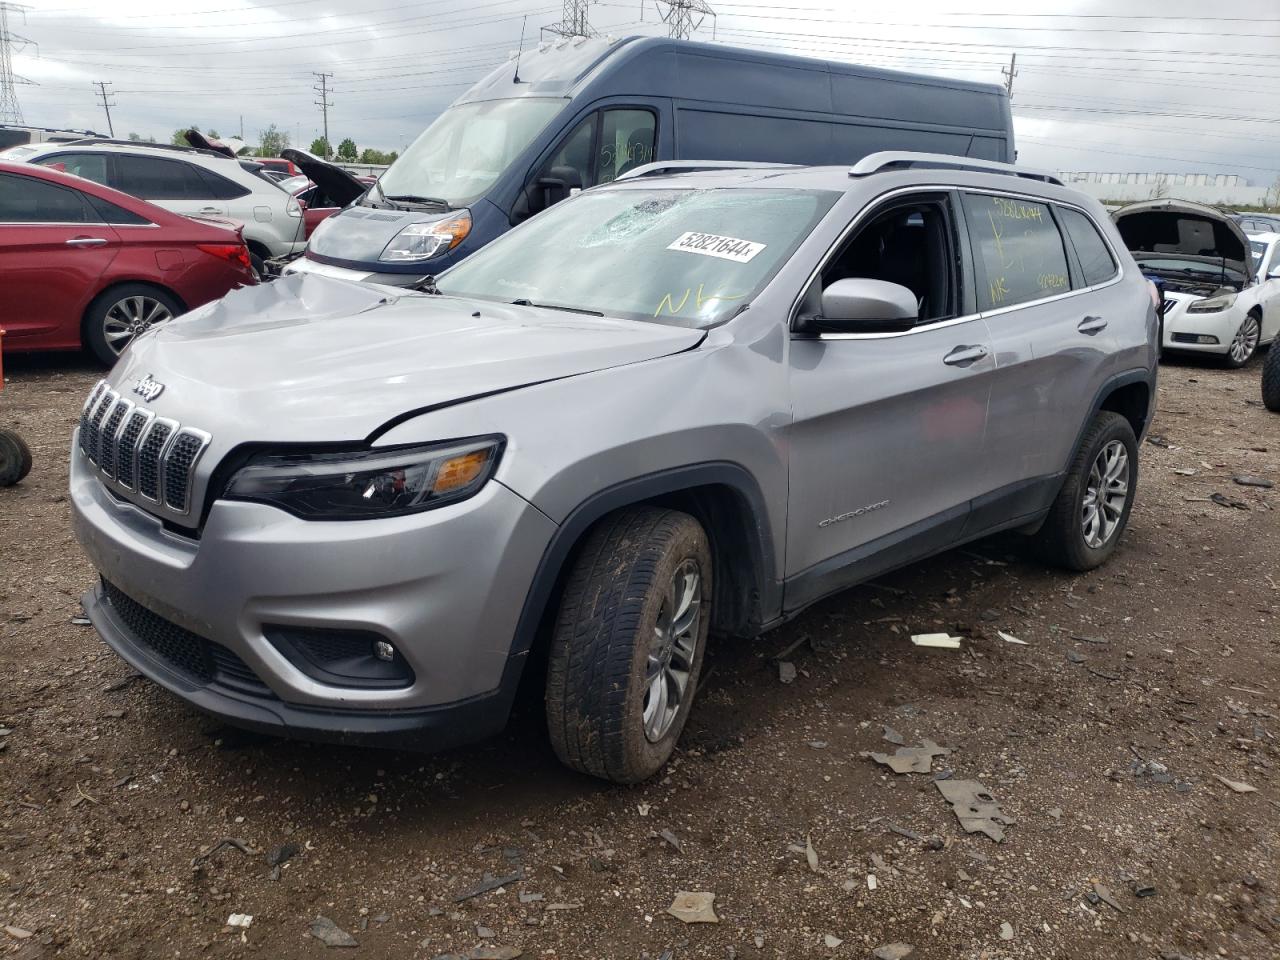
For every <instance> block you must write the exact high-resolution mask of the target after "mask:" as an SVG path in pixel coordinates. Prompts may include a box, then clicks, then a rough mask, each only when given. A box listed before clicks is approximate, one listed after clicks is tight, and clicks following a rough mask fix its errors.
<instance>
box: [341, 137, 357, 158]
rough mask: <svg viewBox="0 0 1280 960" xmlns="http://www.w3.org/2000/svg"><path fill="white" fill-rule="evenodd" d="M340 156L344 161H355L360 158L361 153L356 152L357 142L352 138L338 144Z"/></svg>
mask: <svg viewBox="0 0 1280 960" xmlns="http://www.w3.org/2000/svg"><path fill="white" fill-rule="evenodd" d="M338 156H339V157H341V158H342V159H343V160H354V159H355V158H356V157H357V156H359V151H358V150H356V142H355V141H354V140H352V139H351V138H350V137H347V138H346V139H345V140H343V141H342V142H341V143H340V144H338Z"/></svg>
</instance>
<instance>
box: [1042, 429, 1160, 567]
mask: <svg viewBox="0 0 1280 960" xmlns="http://www.w3.org/2000/svg"><path fill="white" fill-rule="evenodd" d="M1137 485H1138V440H1137V438H1136V437H1135V436H1134V435H1133V427H1132V426H1130V425H1129V421H1128V420H1126V419H1125V418H1124V417H1122V416H1120V414H1118V413H1112V412H1111V411H1108V410H1103V411H1101V412H1100V413H1098V414H1097V415H1096V416H1095V417H1094V418H1093V421H1092V422H1091V423H1090V424H1089V427H1088V429H1087V430H1085V434H1084V440H1083V442H1082V443H1081V444H1080V449H1079V451H1078V452H1077V453H1076V458H1075V460H1074V461H1073V462H1072V465H1071V469H1070V470H1069V471H1067V477H1066V480H1064V481H1063V484H1062V489H1061V490H1059V491H1058V497H1057V499H1056V500H1054V502H1053V506H1052V507H1051V508H1050V510H1049V516H1048V518H1047V519H1046V520H1045V522H1044V526H1042V527H1041V528H1040V532H1039V547H1040V552H1041V554H1042V556H1043V557H1044V558H1045V559H1046V560H1048V561H1049V562H1050V563H1053V564H1054V565H1056V566H1060V567H1066V568H1067V569H1068V570H1092V569H1093V568H1094V567H1096V566H1098V565H1100V564H1102V563H1104V562H1105V561H1106V560H1107V558H1108V557H1110V556H1111V554H1112V553H1114V552H1115V549H1116V544H1117V543H1119V542H1120V535H1121V534H1122V533H1123V532H1124V528H1125V526H1126V525H1127V524H1128V522H1129V511H1130V510H1131V509H1132V508H1133V495H1134V492H1135V491H1136V489H1137Z"/></svg>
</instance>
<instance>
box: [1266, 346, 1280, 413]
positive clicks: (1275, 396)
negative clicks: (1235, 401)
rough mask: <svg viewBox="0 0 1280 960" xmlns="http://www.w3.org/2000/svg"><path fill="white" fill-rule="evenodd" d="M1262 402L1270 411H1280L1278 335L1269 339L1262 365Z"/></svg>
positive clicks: (1279, 350) (1279, 348)
mask: <svg viewBox="0 0 1280 960" xmlns="http://www.w3.org/2000/svg"><path fill="white" fill-rule="evenodd" d="M1262 403H1263V405H1264V406H1265V407H1266V408H1267V409H1268V410H1270V411H1271V412H1272V413H1280V337H1276V338H1275V339H1274V340H1272V341H1271V347H1270V349H1269V350H1267V361H1266V363H1264V364H1263V365H1262Z"/></svg>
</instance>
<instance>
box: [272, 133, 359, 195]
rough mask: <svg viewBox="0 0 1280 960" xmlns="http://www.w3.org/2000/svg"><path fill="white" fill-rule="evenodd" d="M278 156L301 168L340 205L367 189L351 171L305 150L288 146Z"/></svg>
mask: <svg viewBox="0 0 1280 960" xmlns="http://www.w3.org/2000/svg"><path fill="white" fill-rule="evenodd" d="M280 156H281V157H282V158H283V159H285V160H288V161H289V162H291V163H292V164H293V165H294V166H295V167H297V168H298V169H299V170H301V171H302V173H303V175H304V176H305V177H306V178H307V179H308V180H310V181H311V182H312V183H314V184H316V185H317V186H318V187H319V188H320V190H321V191H322V192H323V193H324V195H325V196H327V197H328V198H329V199H330V200H332V201H333V202H334V203H335V204H337V205H338V206H340V207H345V206H346V205H347V204H348V203H350V202H351V201H352V200H354V199H356V198H357V197H360V196H363V195H364V192H365V191H366V190H368V189H369V187H368V185H367V184H364V183H361V182H360V181H359V180H357V179H356V178H355V176H354V175H352V174H351V173H348V172H347V171H346V170H343V169H342V168H341V167H339V166H335V165H334V164H332V163H329V162H328V161H326V160H321V159H320V158H319V157H317V156H315V155H314V154H310V153H307V151H305V150H299V149H298V148H296V147H288V148H287V149H284V150H281V151H280Z"/></svg>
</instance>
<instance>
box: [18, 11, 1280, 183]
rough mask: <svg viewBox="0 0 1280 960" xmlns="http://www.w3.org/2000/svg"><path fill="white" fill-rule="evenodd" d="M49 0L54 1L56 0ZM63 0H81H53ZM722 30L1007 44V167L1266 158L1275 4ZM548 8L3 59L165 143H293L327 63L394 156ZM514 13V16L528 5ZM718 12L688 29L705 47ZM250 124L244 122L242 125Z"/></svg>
mask: <svg viewBox="0 0 1280 960" xmlns="http://www.w3.org/2000/svg"><path fill="white" fill-rule="evenodd" d="M50 2H51V3H55V4H56V3H58V2H59V0H50ZM65 2H66V3H68V4H75V3H76V2H77V0H65ZM713 6H714V7H715V9H716V11H717V13H718V14H719V15H718V17H717V18H716V20H715V21H714V26H715V34H714V40H715V42H719V43H728V44H733V45H740V46H746V47H751V48H755V49H771V50H778V51H783V52H789V53H795V54H800V55H804V56H814V57H821V58H827V59H833V60H844V61H850V62H859V63H865V64H869V65H873V66H879V67H887V68H892V69H902V70H911V71H917V72H923V73H930V74H938V75H944V76H954V77H959V78H963V79H969V80H982V81H986V82H1003V80H1004V77H1003V75H1002V73H1001V68H1002V67H1005V66H1007V65H1008V63H1009V58H1010V55H1011V54H1013V53H1015V52H1016V53H1017V55H1018V64H1017V69H1018V74H1017V76H1016V77H1015V80H1014V114H1015V124H1016V129H1017V133H1018V138H1019V153H1020V159H1021V160H1022V161H1023V162H1026V163H1029V164H1034V165H1036V166H1042V167H1052V168H1057V169H1071V170H1116V171H1141V170H1152V171H1169V172H1225V173H1235V174H1239V175H1242V176H1245V177H1248V178H1249V179H1251V180H1253V181H1254V182H1256V183H1269V182H1271V180H1272V179H1274V178H1275V176H1276V174H1277V172H1280V159H1278V155H1280V150H1278V149H1277V148H1278V147H1280V116H1278V115H1277V114H1276V113H1275V111H1274V107H1273V105H1272V103H1271V102H1270V101H1271V100H1272V97H1273V94H1272V91H1273V89H1274V87H1273V85H1272V82H1271V81H1277V80H1280V43H1277V40H1280V11H1277V10H1276V9H1275V8H1274V6H1273V5H1269V4H1268V3H1267V0H1254V2H1252V3H1244V4H1240V5H1239V6H1240V8H1241V9H1236V8H1232V9H1231V10H1230V11H1228V13H1229V14H1230V15H1229V16H1224V17H1217V16H1214V15H1213V12H1212V11H1208V12H1206V8H1205V7H1204V5H1203V4H1198V3H1195V2H1194V0H1168V2H1166V3H1162V4H1161V5H1159V8H1158V11H1159V12H1158V13H1157V12H1150V11H1154V10H1156V9H1157V8H1154V7H1151V6H1149V5H1142V6H1139V7H1135V8H1134V9H1135V10H1141V11H1145V12H1142V13H1137V14H1134V15H1132V16H1128V17H1121V16H1116V15H1114V13H1113V6H1112V5H1111V4H1110V3H1109V2H1104V0H1074V2H1068V3H1063V4H1059V5H1057V6H1055V8H1054V13H1051V14H1050V13H1028V12H1026V11H1027V9H1028V5H1027V4H1026V3H1025V2H1024V0H1019V2H1011V0H983V2H982V5H981V12H979V13H973V14H961V13H956V12H955V11H954V9H953V5H952V4H950V3H948V2H944V0H917V2H915V3H912V4H909V5H902V7H903V9H902V10H897V9H894V8H886V7H883V6H882V7H879V8H875V7H866V6H860V7H859V9H858V10H856V11H855V10H853V9H851V8H852V5H851V4H844V3H842V0H778V2H772V3H770V2H764V0H734V2H729V0H725V2H715V3H713ZM657 11H658V5H657V4H656V3H654V2H653V0H644V3H643V4H641V2H640V0H600V2H597V3H593V4H592V6H591V7H590V13H589V15H590V19H591V23H592V25H593V26H594V27H596V28H597V29H598V30H600V31H601V32H613V33H615V34H617V35H619V36H623V35H628V34H632V33H647V34H662V33H665V32H666V28H665V25H663V24H662V23H660V22H659V20H658V12H657ZM560 15H561V2H560V0H478V2H475V3H470V4H468V5H463V4H459V3H457V2H455V0H416V2H409V0H365V2H364V3H362V4H356V3H354V2H351V0H347V2H340V0H261V2H257V0H167V2H166V3H165V4H164V5H163V6H160V5H158V4H156V3H155V2H154V0H113V2H112V3H110V4H98V5H93V6H90V5H87V4H82V5H80V6H79V7H76V6H65V7H51V8H45V9H33V10H31V11H30V12H29V13H28V14H27V15H26V23H25V24H23V23H21V22H17V23H13V24H11V26H12V27H13V28H14V29H16V30H17V31H18V32H20V33H22V34H23V35H24V36H27V37H29V38H31V39H32V40H33V41H35V42H36V43H37V44H38V49H37V48H36V47H34V46H32V47H27V48H25V49H24V50H22V51H21V52H20V53H19V55H18V56H17V57H16V58H15V64H14V66H15V69H16V70H17V71H18V72H19V73H21V74H23V75H24V76H26V77H28V78H30V79H31V80H34V81H36V82H37V83H38V84H39V85H38V86H23V87H20V88H19V91H18V92H19V97H20V99H21V101H22V104H23V111H24V114H25V116H26V119H27V122H29V123H36V124H41V125H48V126H71V127H75V128H92V129H102V128H104V127H105V119H104V117H103V113H102V108H101V106H100V105H99V104H98V102H97V100H96V96H95V95H96V88H94V87H93V86H92V83H93V81H97V80H105V81H108V82H109V83H111V84H112V89H113V90H114V97H115V100H116V106H115V107H114V108H113V110H112V116H113V119H114V121H115V127H116V133H117V134H118V135H123V134H125V133H126V132H129V131H135V132H138V133H142V134H144V135H152V136H155V137H158V138H160V137H163V138H167V136H168V134H169V132H170V131H172V130H173V129H174V128H176V127H179V126H182V125H185V124H190V123H196V124H199V125H200V126H201V127H202V128H205V129H208V128H210V127H212V128H215V129H217V130H218V131H220V132H222V133H238V132H239V131H240V129H241V123H242V122H243V129H244V133H245V137H246V139H247V140H249V141H250V142H256V140H257V136H258V132H259V131H260V130H262V129H264V128H265V127H266V126H267V125H268V124H270V123H275V124H277V125H279V126H280V127H282V128H284V129H287V130H288V131H289V132H290V134H291V136H292V137H293V139H294V141H295V142H301V143H302V144H303V145H304V146H305V145H307V144H309V143H310V141H311V139H312V138H313V137H315V136H317V135H318V134H319V132H320V127H321V116H320V109H319V107H318V106H316V105H315V104H314V101H315V100H316V99H317V98H318V95H316V94H314V93H313V92H312V89H311V88H312V84H313V82H314V79H315V78H314V77H313V75H312V74H313V72H314V71H324V72H328V73H332V74H333V75H334V76H333V80H332V86H333V91H334V92H333V94H332V99H333V104H334V105H333V108H332V109H331V110H330V113H329V128H330V136H331V139H333V140H334V141H335V142H336V141H337V140H340V139H342V138H343V137H346V136H350V137H352V138H353V139H355V140H356V142H357V143H358V144H359V145H360V146H361V147H364V146H374V147H378V148H381V149H392V148H395V149H399V148H402V147H403V146H404V144H405V143H407V142H408V141H409V140H411V139H412V138H413V137H414V136H416V135H417V133H419V132H420V131H421V130H422V129H423V128H424V127H425V126H426V125H427V124H428V123H429V122H430V121H431V120H432V119H433V118H434V117H435V116H436V115H437V114H438V113H439V112H440V111H441V110H442V109H444V108H445V107H446V106H447V105H448V104H449V103H450V102H451V101H452V100H453V99H454V98H455V97H457V96H458V95H460V94H461V93H462V92H463V91H465V90H466V89H467V87H468V86H470V85H471V84H472V83H474V82H475V81H476V80H478V79H479V78H480V77H482V76H483V75H484V74H485V73H486V72H488V70H489V69H492V68H493V67H494V66H496V65H497V64H499V63H501V62H503V61H504V60H505V59H506V57H507V55H508V53H509V51H511V50H513V49H515V47H516V46H517V44H518V42H519V38H520V34H521V30H522V27H523V28H524V29H525V42H526V44H530V43H534V42H536V41H537V39H538V35H539V28H540V27H542V26H544V25H546V24H550V23H553V22H555V21H557V20H559V19H560ZM526 16H527V26H525V24H526V21H525V18H526ZM711 27H712V22H711V21H710V20H708V21H707V23H706V24H704V26H703V28H702V29H701V30H700V31H699V33H698V34H697V36H696V39H700V40H707V41H710V40H712V33H711ZM242 118H243V119H242Z"/></svg>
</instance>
